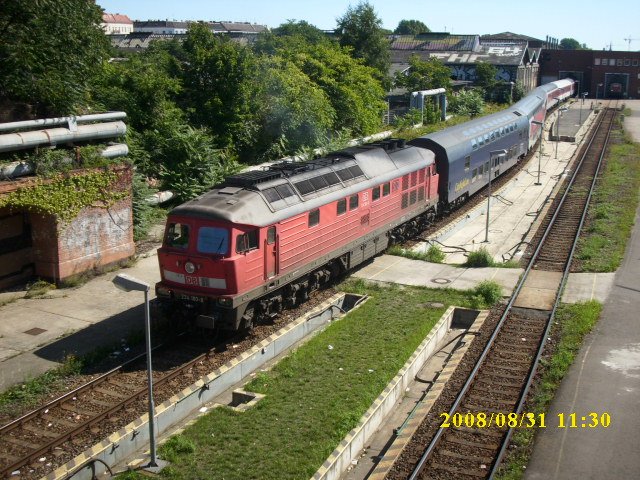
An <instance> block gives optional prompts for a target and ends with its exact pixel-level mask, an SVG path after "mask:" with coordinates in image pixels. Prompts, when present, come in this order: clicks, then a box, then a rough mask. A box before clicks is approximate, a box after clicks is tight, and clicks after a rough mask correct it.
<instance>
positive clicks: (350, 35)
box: [337, 2, 390, 78]
mask: <svg viewBox="0 0 640 480" xmlns="http://www.w3.org/2000/svg"><path fill="white" fill-rule="evenodd" d="M337 32H338V34H339V35H340V45H342V46H348V47H351V48H352V49H353V56H354V57H355V58H361V59H362V60H363V61H364V63H365V65H368V66H370V67H373V68H374V69H375V70H376V71H377V72H378V74H379V76H380V78H386V77H387V75H388V72H389V59H390V54H389V41H388V40H387V38H386V36H385V34H384V32H383V30H382V20H380V19H379V18H378V16H377V15H376V12H375V10H374V9H373V6H371V4H369V3H368V2H361V3H359V4H358V6H357V7H355V8H353V7H351V6H350V7H349V8H348V9H347V12H346V13H345V14H344V16H342V17H341V18H339V19H338V28H337Z"/></svg>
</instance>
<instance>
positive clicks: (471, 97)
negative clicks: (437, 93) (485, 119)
mask: <svg viewBox="0 0 640 480" xmlns="http://www.w3.org/2000/svg"><path fill="white" fill-rule="evenodd" d="M483 109H484V100H483V99H482V95H480V93H478V92H477V91H475V90H462V91H461V92H457V93H456V94H454V95H452V96H451V97H450V98H449V111H451V112H453V113H455V114H457V115H468V116H470V117H477V116H478V115H480V114H481V113H482V111H483Z"/></svg>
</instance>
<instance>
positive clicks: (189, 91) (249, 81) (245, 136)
mask: <svg viewBox="0 0 640 480" xmlns="http://www.w3.org/2000/svg"><path fill="white" fill-rule="evenodd" d="M184 51H185V63H184V67H183V68H184V80H183V82H184V89H185V91H184V94H183V95H182V101H181V103H182V106H183V107H184V108H185V110H186V111H187V114H188V116H189V118H190V120H191V122H192V123H194V124H195V125H196V126H200V127H206V128H209V129H210V130H211V132H213V133H214V134H215V135H216V136H217V137H218V138H219V141H220V145H221V146H230V145H235V146H236V147H237V148H238V149H241V148H243V146H244V144H245V143H247V142H249V143H250V142H251V141H253V139H252V138H251V136H252V135H251V133H249V132H248V131H247V129H248V130H250V131H252V130H254V129H255V128H256V125H255V122H256V118H255V106H254V103H255V101H254V95H253V90H254V89H255V85H254V83H255V79H256V77H255V75H256V58H255V56H254V55H253V52H252V51H251V49H250V48H249V47H246V46H243V45H240V44H238V43H237V42H234V41H232V40H230V39H228V38H226V37H219V36H215V35H214V34H213V32H211V30H210V29H209V28H208V27H207V26H206V25H204V24H200V23H198V24H192V26H191V28H189V32H188V33H187V38H186V39H185V41H184Z"/></svg>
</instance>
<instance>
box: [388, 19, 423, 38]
mask: <svg viewBox="0 0 640 480" xmlns="http://www.w3.org/2000/svg"><path fill="white" fill-rule="evenodd" d="M430 31H431V30H429V27H427V26H426V25H425V24H424V23H422V22H421V21H420V20H400V23H398V26H397V27H396V29H395V30H394V31H393V33H395V34H396V35H418V34H419V33H428V32H430Z"/></svg>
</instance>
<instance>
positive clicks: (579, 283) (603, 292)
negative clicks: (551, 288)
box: [562, 273, 616, 303]
mask: <svg viewBox="0 0 640 480" xmlns="http://www.w3.org/2000/svg"><path fill="white" fill-rule="evenodd" d="M615 275H616V274H615V273H572V274H571V275H569V279H568V280H567V284H566V285H565V287H564V292H563V294H562V301H563V302H565V303H576V302H584V301H587V300H597V301H599V302H601V303H604V302H605V301H606V300H607V297H608V296H609V293H610V292H611V288H612V287H613V284H614V281H615Z"/></svg>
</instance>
